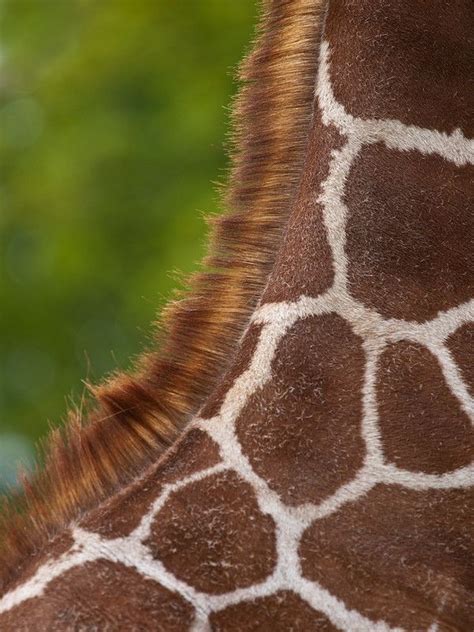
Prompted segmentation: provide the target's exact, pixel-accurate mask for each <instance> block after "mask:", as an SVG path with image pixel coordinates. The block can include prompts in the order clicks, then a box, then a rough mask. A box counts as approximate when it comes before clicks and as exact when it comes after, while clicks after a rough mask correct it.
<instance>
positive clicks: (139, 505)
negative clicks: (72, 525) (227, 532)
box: [80, 429, 219, 538]
mask: <svg viewBox="0 0 474 632" xmlns="http://www.w3.org/2000/svg"><path fill="white" fill-rule="evenodd" d="M218 462H219V449H218V447H217V446H216V444H215V443H214V442H213V441H212V439H210V438H209V436H208V435H206V434H205V433H204V432H201V431H200V430H196V429H193V430H191V431H190V432H188V433H187V434H185V435H184V436H183V437H182V439H181V440H179V441H178V442H177V443H176V444H175V446H173V448H172V449H171V450H170V451H169V452H167V453H166V456H165V458H164V459H163V460H162V462H161V463H159V464H158V465H157V466H154V467H153V468H152V469H151V471H150V472H149V473H148V474H147V475H146V476H145V477H144V478H142V479H140V480H139V481H137V482H136V483H134V484H133V485H131V486H129V487H127V488H126V489H125V490H124V491H123V492H122V493H120V494H117V495H115V496H114V497H113V498H112V499H111V500H110V501H109V502H107V503H105V504H104V505H103V506H101V507H99V508H98V509H96V510H94V511H93V512H91V513H90V514H89V515H88V516H86V518H84V520H82V521H81V523H80V526H81V527H82V528H84V529H87V530H89V531H94V532H95V533H98V534H100V535H101V536H104V537H106V538H118V537H125V536H127V535H129V534H130V533H131V532H132V531H133V530H134V529H135V528H136V527H138V525H139V524H140V520H141V519H142V518H143V516H144V515H145V514H146V513H147V511H148V510H149V508H150V505H151V504H152V503H153V501H154V500H155V499H156V498H157V497H158V496H159V494H160V492H161V490H162V489H163V486H164V485H166V484H167V483H173V482H175V481H177V480H179V479H180V478H183V477H185V476H189V475H190V474H194V473H195V472H199V471H200V470H203V469H205V468H207V467H211V466H212V465H216V464H217V463H218Z"/></svg>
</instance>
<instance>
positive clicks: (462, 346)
mask: <svg viewBox="0 0 474 632" xmlns="http://www.w3.org/2000/svg"><path fill="white" fill-rule="evenodd" d="M446 344H447V346H448V349H449V350H450V351H451V353H452V355H453V358H454V360H455V361H456V362H457V364H458V366H459V368H460V370H461V374H462V377H463V379H464V382H465V384H466V386H467V390H468V391H469V392H470V393H471V395H472V397H474V324H472V323H467V324H466V325H463V326H462V327H460V328H459V329H458V330H457V331H455V332H454V333H453V334H451V336H450V337H449V338H448V340H447V343H446Z"/></svg>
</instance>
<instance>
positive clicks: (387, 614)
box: [300, 485, 474, 632]
mask: <svg viewBox="0 0 474 632" xmlns="http://www.w3.org/2000/svg"><path fill="white" fill-rule="evenodd" d="M473 512H474V491H473V490H472V489H456V490H426V491H420V492H417V491H411V490H407V489H403V488H401V487H398V486H395V485H394V486H385V485H379V486H377V487H376V488H374V489H373V490H372V491H370V492H369V493H368V494H367V495H366V496H365V497H364V498H362V499H361V500H359V501H357V502H354V503H348V504H346V505H344V506H343V507H342V508H341V509H340V510H339V511H338V512H336V513H334V514H332V515H330V516H328V517H327V518H325V519H323V520H318V521H316V522H315V523H314V524H313V526H311V527H310V528H309V529H308V530H307V531H306V533H305V534H304V536H303V538H302V542H301V545H300V558H301V564H302V569H303V573H304V575H305V576H306V577H307V578H308V579H311V580H313V581H317V582H320V583H321V585H323V586H324V587H325V588H327V589H328V590H329V591H330V592H331V593H332V594H333V595H335V596H336V597H337V598H339V599H341V600H343V601H344V603H345V605H346V607H347V608H352V609H356V610H358V611H359V612H361V613H362V614H363V615H365V616H366V617H368V618H370V619H371V620H372V621H378V620H380V619H382V620H385V621H387V622H388V623H389V624H391V625H393V626H396V627H401V628H403V629H406V630H410V631H416V632H419V631H420V630H428V629H429V628H430V626H431V625H432V624H433V623H434V622H437V621H438V622H439V623H440V629H441V630H471V629H472V628H473V626H474V555H473V552H474V546H473V545H474V531H473V529H472V516H473ZM447 516H449V519H447V518H446V517H447Z"/></svg>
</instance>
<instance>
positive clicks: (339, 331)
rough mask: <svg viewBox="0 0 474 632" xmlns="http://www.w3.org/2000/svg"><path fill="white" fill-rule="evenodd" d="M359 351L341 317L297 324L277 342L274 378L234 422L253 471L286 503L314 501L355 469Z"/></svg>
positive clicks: (360, 448)
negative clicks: (278, 343)
mask: <svg viewBox="0 0 474 632" xmlns="http://www.w3.org/2000/svg"><path fill="white" fill-rule="evenodd" d="M363 371H364V354H363V351H362V348H361V341H360V339H359V338H358V337H357V336H356V335H355V334H353V333H352V331H351V329H350V327H349V325H347V323H346V322H345V321H343V320H342V319H341V318H340V317H339V316H335V315H328V316H315V317H311V318H307V319H305V320H303V321H300V322H298V323H297V324H296V325H295V326H294V327H293V328H292V329H291V330H290V331H289V332H288V333H287V335H286V336H285V338H284V339H283V340H282V342H281V343H280V346H279V349H278V351H277V354H276V357H275V359H274V361H273V365H272V379H271V381H269V382H268V383H267V384H265V386H264V387H263V388H262V389H261V390H259V391H258V392H257V393H256V394H255V395H253V396H252V397H251V398H250V399H249V402H248V403H247V405H246V406H245V408H244V409H243V411H242V413H241V414H240V417H239V419H238V421H237V424H236V429H237V435H238V438H239V440H240V443H241V445H242V449H243V451H244V453H245V454H246V456H247V457H248V458H249V460H250V462H251V464H252V467H253V468H254V470H255V472H257V474H259V476H261V477H263V478H264V479H265V480H266V481H267V482H268V484H269V485H270V487H271V488H272V489H274V490H276V491H277V492H278V493H279V494H280V496H281V498H282V499H283V501H284V502H286V503H289V504H291V505H296V504H300V503H304V502H320V501H321V500H322V499H323V498H326V497H327V496H329V495H330V494H332V493H333V492H335V491H336V489H337V488H338V487H339V486H340V485H342V484H343V483H345V482H346V481H348V480H349V479H350V478H351V477H353V476H354V474H355V472H356V471H357V469H358V468H359V467H360V466H361V464H362V461H363V456H364V443H363V440H362V437H361V433H360V430H361V416H362V409H361V407H362V383H363Z"/></svg>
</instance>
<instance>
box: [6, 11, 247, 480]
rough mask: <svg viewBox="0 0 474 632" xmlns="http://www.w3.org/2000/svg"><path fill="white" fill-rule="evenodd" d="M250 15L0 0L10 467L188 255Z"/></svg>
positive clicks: (131, 334)
mask: <svg viewBox="0 0 474 632" xmlns="http://www.w3.org/2000/svg"><path fill="white" fill-rule="evenodd" d="M254 18H255V10H254V0H238V2H227V1H224V0H204V1H198V0H4V1H3V3H2V4H0V20H1V23H0V24H1V26H0V29H1V37H0V42H1V48H0V59H1V72H0V77H1V78H0V206H1V208H0V243H1V254H2V264H1V271H0V274H1V276H0V300H1V306H2V308H1V311H2V316H1V318H2V321H3V322H2V326H1V330H0V336H1V337H0V346H1V354H2V363H1V365H0V407H1V410H0V463H3V467H0V477H1V476H3V477H4V480H6V479H9V478H11V468H10V466H8V467H7V466H6V465H5V464H6V463H10V461H12V458H13V457H12V450H13V448H12V447H11V446H12V445H13V446H17V447H16V448H15V450H16V452H15V454H16V453H19V454H24V453H28V449H27V447H26V448H25V446H23V447H20V448H18V439H19V438H24V439H28V441H35V440H36V439H37V438H38V437H39V436H41V435H44V434H45V432H46V431H47V427H48V419H50V420H51V421H52V422H54V423H57V422H58V421H59V420H60V419H61V418H63V417H64V414H65V412H66V410H67V408H68V407H69V406H70V400H71V399H72V400H74V401H75V402H76V403H77V402H78V401H79V400H80V398H81V393H82V390H83V387H82V385H81V380H82V379H84V378H87V379H88V380H90V381H94V382H96V381H98V380H99V379H100V378H101V377H102V376H104V375H105V374H107V373H108V372H109V371H111V370H112V369H115V368H117V367H118V368H127V367H128V366H129V365H130V358H131V357H133V356H135V355H136V354H137V353H138V352H139V351H140V350H141V349H142V348H143V347H145V346H146V344H147V341H148V334H149V332H150V327H149V323H150V322H151V321H152V320H153V319H154V317H155V313H156V310H157V308H158V307H159V306H160V305H161V304H162V303H163V301H164V300H165V299H166V298H167V297H169V296H170V292H171V289H172V288H173V287H174V286H176V280H175V278H173V276H172V275H170V274H169V272H170V271H173V270H176V269H179V270H180V271H182V272H186V273H187V272H189V271H190V270H192V269H193V268H194V266H195V265H196V262H197V261H198V260H199V259H200V257H201V255H202V253H203V244H204V235H205V225H204V222H203V219H202V214H203V213H205V214H207V213H213V212H216V211H217V209H218V199H217V193H216V190H215V186H214V185H213V184H212V181H216V180H220V181H222V180H223V179H224V175H225V167H226V159H225V153H224V148H223V140H224V138H225V135H226V130H227V126H228V113H227V110H226V107H224V106H228V105H229V104H230V95H231V94H232V93H233V92H234V91H235V88H236V87H235V82H233V71H234V70H235V67H236V65H237V63H238V61H239V60H240V58H241V57H242V54H243V52H244V51H245V49H246V48H247V45H248V42H249V40H250V36H251V33H252V23H253V21H254ZM13 460H14V459H13ZM0 486H1V481H0Z"/></svg>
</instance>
